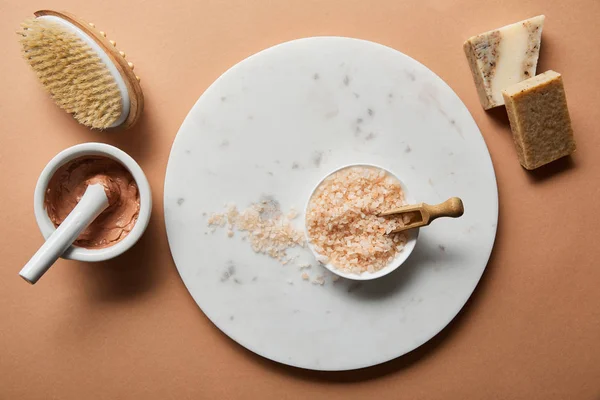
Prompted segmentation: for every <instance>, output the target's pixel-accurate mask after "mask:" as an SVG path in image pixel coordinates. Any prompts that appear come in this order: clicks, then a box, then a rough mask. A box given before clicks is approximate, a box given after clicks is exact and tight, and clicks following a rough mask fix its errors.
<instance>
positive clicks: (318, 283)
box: [311, 275, 325, 286]
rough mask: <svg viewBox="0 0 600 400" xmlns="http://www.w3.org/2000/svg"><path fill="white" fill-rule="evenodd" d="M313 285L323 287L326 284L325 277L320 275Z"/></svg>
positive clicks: (313, 281)
mask: <svg viewBox="0 0 600 400" xmlns="http://www.w3.org/2000/svg"><path fill="white" fill-rule="evenodd" d="M311 283H312V284H313V285H321V286H323V285H324V284H325V276H323V275H319V276H317V277H316V278H315V279H313V280H312V282H311Z"/></svg>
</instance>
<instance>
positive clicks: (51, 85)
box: [18, 19, 122, 129]
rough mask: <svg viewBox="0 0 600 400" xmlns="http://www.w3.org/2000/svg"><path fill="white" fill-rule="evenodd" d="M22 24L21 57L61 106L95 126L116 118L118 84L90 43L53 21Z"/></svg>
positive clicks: (97, 127) (28, 21)
mask: <svg viewBox="0 0 600 400" xmlns="http://www.w3.org/2000/svg"><path fill="white" fill-rule="evenodd" d="M21 26H22V27H23V30H22V31H20V32H18V33H19V35H21V36H22V38H21V39H20V42H21V46H22V47H23V56H24V57H25V59H26V60H27V62H28V63H29V65H31V67H32V68H33V70H34V71H35V73H36V74H37V76H38V79H39V80H40V82H42V84H43V85H44V87H45V88H46V90H47V91H48V92H49V93H50V95H51V96H52V98H53V99H54V101H55V102H56V104H58V106H59V107H60V108H62V109H63V110H65V111H66V112H68V113H71V114H73V117H75V119H76V120H77V121H79V122H80V123H81V124H83V125H86V126H89V127H91V128H95V129H106V128H108V127H110V126H111V125H112V124H113V123H114V122H115V121H117V120H118V119H119V117H120V116H121V112H122V103H121V93H120V91H119V88H118V86H117V83H116V82H115V80H114V78H113V76H112V75H111V74H110V71H109V70H108V68H107V67H106V65H105V64H104V63H103V62H102V61H101V60H100V57H98V55H97V54H96V52H95V51H94V50H93V49H92V48H91V47H90V46H89V45H87V44H86V43H85V42H84V41H83V40H81V39H80V38H79V37H78V36H77V35H76V34H75V33H73V32H71V31H69V30H68V29H67V28H65V27H63V26H61V25H60V24H58V23H56V22H53V21H48V20H44V19H30V20H27V21H25V22H23V23H22V24H21Z"/></svg>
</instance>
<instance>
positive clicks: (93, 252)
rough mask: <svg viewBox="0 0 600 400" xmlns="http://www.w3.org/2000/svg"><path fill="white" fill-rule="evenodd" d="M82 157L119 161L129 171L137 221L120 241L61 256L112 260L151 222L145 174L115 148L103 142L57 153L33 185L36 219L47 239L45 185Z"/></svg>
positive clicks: (74, 249)
mask: <svg viewBox="0 0 600 400" xmlns="http://www.w3.org/2000/svg"><path fill="white" fill-rule="evenodd" d="M82 156H105V157H109V158H112V159H113V160H116V161H118V162H120V163H121V164H122V165H123V166H124V167H125V168H127V169H128V170H129V172H131V175H132V176H133V179H134V180H135V182H136V184H137V186H138V190H139V193H140V213H139V215H138V220H137V222H136V223H135V225H134V226H133V229H132V230H131V232H129V234H128V235H127V236H126V237H125V238H124V239H123V240H121V241H120V242H118V243H116V244H114V245H112V246H110V247H106V248H103V249H86V248H83V247H77V246H71V247H69V248H68V249H67V251H65V252H64V253H63V254H62V256H61V257H62V258H66V259H69V260H79V261H105V260H109V259H111V258H114V257H116V256H118V255H120V254H122V253H124V252H125V251H127V250H128V249H129V248H131V247H132V246H133V245H134V244H135V243H136V242H137V241H138V240H139V238H140V237H141V236H142V234H143V233H144V231H145V230H146V227H147V226H148V222H149V221H150V212H151V210H152V194H151V192H150V184H149V183H148V180H147V179H146V175H144V172H143V171H142V169H141V168H140V166H139V165H138V163H136V162H135V160H134V159H133V158H131V156H129V155H128V154H127V153H125V152H124V151H122V150H119V149H117V148H116V147H114V146H110V145H107V144H103V143H84V144H78V145H76V146H73V147H69V148H68V149H65V150H63V151H61V152H60V153H58V154H57V155H56V156H55V157H54V158H53V159H52V160H50V162H49V163H48V164H47V165H46V167H45V168H44V170H43V171H42V173H41V174H40V177H39V179H38V181H37V184H36V186H35V193H34V196H33V208H34V211H35V219H36V220H37V224H38V226H39V227H40V231H42V235H44V238H46V239H47V238H48V237H49V236H50V235H51V234H52V232H54V230H55V228H54V224H53V223H52V221H51V220H50V218H49V217H48V213H47V212H46V208H45V207H44V197H45V195H46V188H47V187H48V182H49V181H50V179H51V178H52V176H53V175H54V173H55V172H56V170H58V168H60V167H61V166H63V165H64V164H66V163H68V162H69V161H71V160H74V159H76V158H79V157H82Z"/></svg>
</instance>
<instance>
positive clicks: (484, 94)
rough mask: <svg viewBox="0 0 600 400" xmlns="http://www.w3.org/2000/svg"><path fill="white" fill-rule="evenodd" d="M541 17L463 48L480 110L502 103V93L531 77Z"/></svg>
mask: <svg viewBox="0 0 600 400" xmlns="http://www.w3.org/2000/svg"><path fill="white" fill-rule="evenodd" d="M544 19H545V16H543V15H539V16H537V17H533V18H529V19H526V20H524V21H521V22H517V23H515V24H511V25H507V26H504V27H502V28H500V29H495V30H492V31H489V32H485V33H482V34H480V35H477V36H473V37H471V38H470V39H469V40H467V41H466V42H465V43H464V45H463V49H464V51H465V54H466V55H467V60H468V61H469V66H470V67H471V73H472V74H473V79H474V80H475V86H476V87H477V93H478V94H479V101H480V102H481V105H482V106H483V108H484V109H486V110H488V109H490V108H493V107H497V106H501V105H503V104H504V99H503V98H502V90H503V89H505V88H507V87H508V86H510V85H513V84H515V83H518V82H521V81H523V80H525V79H528V78H531V77H532V76H535V70H536V68H537V62H538V57H539V54H540V43H541V40H542V27H543V25H544Z"/></svg>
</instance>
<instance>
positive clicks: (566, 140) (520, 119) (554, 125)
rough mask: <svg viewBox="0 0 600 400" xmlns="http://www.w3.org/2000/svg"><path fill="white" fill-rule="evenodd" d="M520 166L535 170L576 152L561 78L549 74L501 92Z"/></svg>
mask: <svg viewBox="0 0 600 400" xmlns="http://www.w3.org/2000/svg"><path fill="white" fill-rule="evenodd" d="M502 94H503V96H504V100H505V102H506V111H507V112H508V118H509V120H510V127H511V129H512V132H513V138H514V141H515V146H516V148H517V154H518V156H519V161H520V162H521V165H522V166H523V167H525V168H526V169H535V168H538V167H541V166H542V165H545V164H548V163H550V162H552V161H554V160H557V159H559V158H561V157H564V156H567V155H569V154H571V153H572V152H573V151H575V140H574V139H573V128H572V127H571V118H570V117H569V109H568V108H567V97H566V95H565V89H564V87H563V81H562V77H561V75H560V74H559V73H558V72H554V71H547V72H544V73H543V74H540V75H538V76H536V77H533V78H530V79H527V80H525V81H523V82H520V83H517V84H516V85H512V86H510V87H508V88H507V89H505V90H504V91H502Z"/></svg>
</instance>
